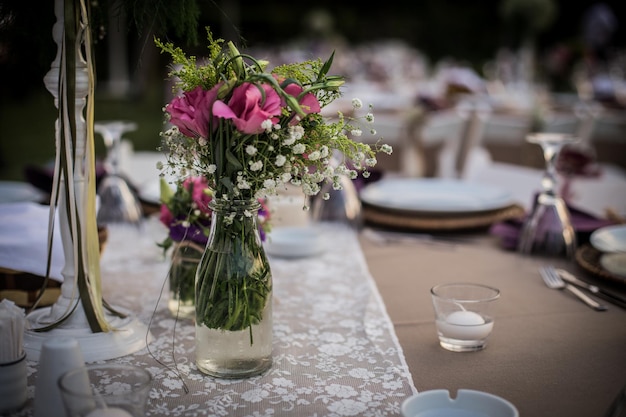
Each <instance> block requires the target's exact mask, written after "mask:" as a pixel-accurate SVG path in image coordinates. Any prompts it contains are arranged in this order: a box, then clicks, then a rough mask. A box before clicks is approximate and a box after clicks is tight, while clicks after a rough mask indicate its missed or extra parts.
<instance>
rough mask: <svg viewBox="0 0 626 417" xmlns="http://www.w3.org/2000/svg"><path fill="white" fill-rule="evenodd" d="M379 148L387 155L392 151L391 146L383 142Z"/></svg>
mask: <svg viewBox="0 0 626 417" xmlns="http://www.w3.org/2000/svg"><path fill="white" fill-rule="evenodd" d="M380 150H381V151H382V152H384V153H386V154H387V155H391V153H392V152H393V148H392V147H391V145H387V144H384V145H383V146H381V147H380Z"/></svg>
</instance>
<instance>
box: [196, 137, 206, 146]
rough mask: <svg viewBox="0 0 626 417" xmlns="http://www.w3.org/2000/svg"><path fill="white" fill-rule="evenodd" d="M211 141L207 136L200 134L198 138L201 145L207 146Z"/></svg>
mask: <svg viewBox="0 0 626 417" xmlns="http://www.w3.org/2000/svg"><path fill="white" fill-rule="evenodd" d="M208 143H209V142H208V141H207V140H206V138H203V137H202V136H200V137H199V138H198V144H199V145H200V146H206V145H207V144H208Z"/></svg>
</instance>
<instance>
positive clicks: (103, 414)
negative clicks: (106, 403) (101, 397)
mask: <svg viewBox="0 0 626 417" xmlns="http://www.w3.org/2000/svg"><path fill="white" fill-rule="evenodd" d="M86 417H133V415H132V414H131V413H129V412H128V411H126V410H122V409H121V408H117V407H111V408H97V409H95V410H93V411H91V412H90V413H89V414H87V416H86Z"/></svg>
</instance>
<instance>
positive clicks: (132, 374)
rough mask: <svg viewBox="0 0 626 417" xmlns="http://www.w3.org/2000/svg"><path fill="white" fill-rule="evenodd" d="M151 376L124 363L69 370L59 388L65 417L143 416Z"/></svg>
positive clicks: (91, 365) (62, 376)
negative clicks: (65, 413)
mask: <svg viewBox="0 0 626 417" xmlns="http://www.w3.org/2000/svg"><path fill="white" fill-rule="evenodd" d="M151 383H152V375H151V374H150V373H149V372H148V371H146V370H145V369H143V368H140V367H138V366H133V365H123V364H89V365H85V366H82V367H80V368H75V369H72V370H70V371H68V372H66V373H64V374H63V375H61V377H60V378H59V381H58V385H59V390H60V391H61V397H62V399H63V405H64V406H65V411H66V412H67V417H143V416H145V415H146V413H145V408H146V402H147V400H148V393H149V392H150V386H151Z"/></svg>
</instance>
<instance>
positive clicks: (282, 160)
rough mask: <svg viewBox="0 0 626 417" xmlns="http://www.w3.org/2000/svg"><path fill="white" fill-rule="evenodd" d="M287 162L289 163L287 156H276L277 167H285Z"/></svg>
mask: <svg viewBox="0 0 626 417" xmlns="http://www.w3.org/2000/svg"><path fill="white" fill-rule="evenodd" d="M285 162H287V158H285V155H276V160H275V161H274V164H275V165H276V166H277V167H282V166H283V165H285Z"/></svg>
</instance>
